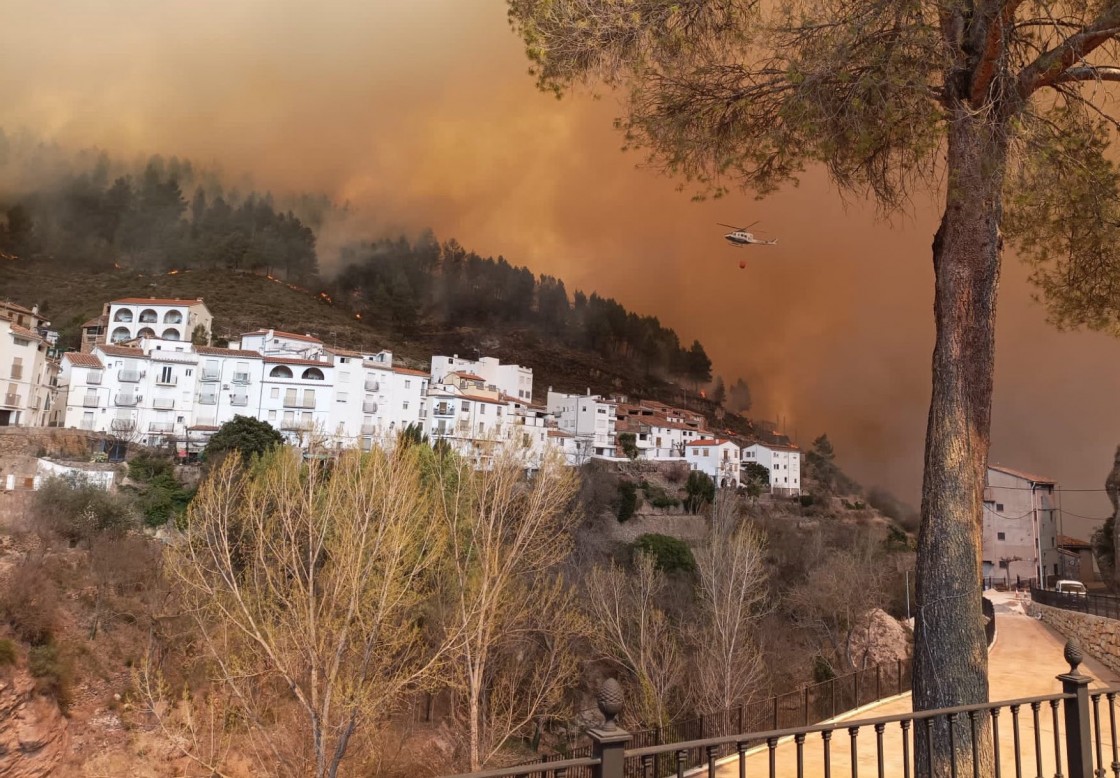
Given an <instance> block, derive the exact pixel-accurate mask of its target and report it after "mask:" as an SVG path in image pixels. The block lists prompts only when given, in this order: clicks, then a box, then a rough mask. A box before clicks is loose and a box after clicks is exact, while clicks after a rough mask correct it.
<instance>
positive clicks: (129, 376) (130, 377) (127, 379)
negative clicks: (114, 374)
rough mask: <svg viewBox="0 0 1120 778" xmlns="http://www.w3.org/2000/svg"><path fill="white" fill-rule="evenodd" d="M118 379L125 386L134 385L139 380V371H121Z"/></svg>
mask: <svg viewBox="0 0 1120 778" xmlns="http://www.w3.org/2000/svg"><path fill="white" fill-rule="evenodd" d="M118 378H119V379H120V380H121V381H122V382H124V383H126V384H134V383H136V382H137V381H139V380H140V371H139V370H122V371H121V372H120V375H119V376H118Z"/></svg>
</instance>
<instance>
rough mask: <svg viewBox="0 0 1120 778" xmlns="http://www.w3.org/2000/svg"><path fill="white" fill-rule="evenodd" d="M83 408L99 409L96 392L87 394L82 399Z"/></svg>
mask: <svg viewBox="0 0 1120 778" xmlns="http://www.w3.org/2000/svg"><path fill="white" fill-rule="evenodd" d="M82 407H84V408H96V407H97V392H94V393H93V394H87V395H86V396H85V397H83V398H82Z"/></svg>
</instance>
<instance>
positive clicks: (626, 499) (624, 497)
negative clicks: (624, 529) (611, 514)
mask: <svg viewBox="0 0 1120 778" xmlns="http://www.w3.org/2000/svg"><path fill="white" fill-rule="evenodd" d="M637 509H638V487H637V485H636V484H635V483H634V482H633V481H619V483H618V520H619V521H620V522H621V521H629V520H630V518H631V517H632V516H633V515H634V511H636V510H637Z"/></svg>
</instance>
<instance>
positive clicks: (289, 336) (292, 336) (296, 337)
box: [241, 330, 323, 344]
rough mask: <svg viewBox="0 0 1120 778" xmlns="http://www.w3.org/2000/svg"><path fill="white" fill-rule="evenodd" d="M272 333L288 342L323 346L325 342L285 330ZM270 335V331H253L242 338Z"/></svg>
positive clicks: (243, 334) (244, 334)
mask: <svg viewBox="0 0 1120 778" xmlns="http://www.w3.org/2000/svg"><path fill="white" fill-rule="evenodd" d="M271 332H272V334H273V336H274V337H278V338H287V339H288V340H303V341H307V342H308V343H319V344H322V342H323V341H321V340H319V339H318V338H316V337H312V336H311V335H298V334H296V333H294V332H284V331H283V330H271ZM268 333H269V330H253V331H252V332H245V333H242V335H241V337H243V338H244V337H246V336H247V335H268Z"/></svg>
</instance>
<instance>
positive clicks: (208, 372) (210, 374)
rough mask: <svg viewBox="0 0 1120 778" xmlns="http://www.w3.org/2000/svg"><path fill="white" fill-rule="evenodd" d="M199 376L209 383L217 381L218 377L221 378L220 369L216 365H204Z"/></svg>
mask: <svg viewBox="0 0 1120 778" xmlns="http://www.w3.org/2000/svg"><path fill="white" fill-rule="evenodd" d="M201 377H202V380H203V381H205V382H207V383H210V382H211V381H217V380H218V379H219V378H221V377H222V371H221V370H219V369H218V368H216V367H204V368H203V369H202V376H201Z"/></svg>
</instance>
